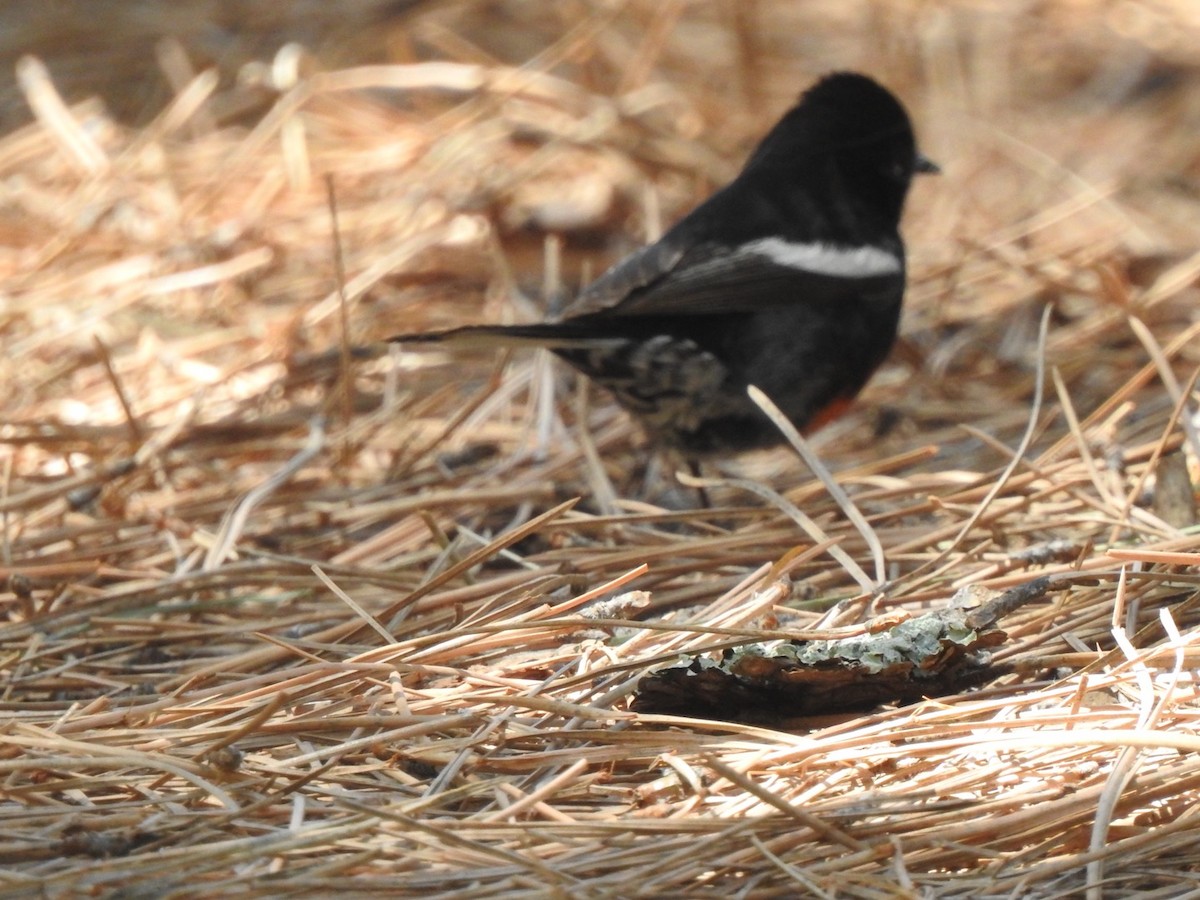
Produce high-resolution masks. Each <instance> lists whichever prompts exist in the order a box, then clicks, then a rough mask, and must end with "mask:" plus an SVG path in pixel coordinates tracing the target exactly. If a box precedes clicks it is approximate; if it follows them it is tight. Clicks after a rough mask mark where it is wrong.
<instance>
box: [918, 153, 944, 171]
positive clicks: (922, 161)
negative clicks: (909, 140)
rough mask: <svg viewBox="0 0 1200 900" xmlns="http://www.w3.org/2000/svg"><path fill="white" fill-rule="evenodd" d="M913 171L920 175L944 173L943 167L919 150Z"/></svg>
mask: <svg viewBox="0 0 1200 900" xmlns="http://www.w3.org/2000/svg"><path fill="white" fill-rule="evenodd" d="M913 171H914V172H916V173H917V174H918V175H940V174H942V167H941V166H939V165H938V164H937V163H935V162H934V161H933V160H932V159H930V158H929V157H928V156H926V155H925V154H924V153H921V152H919V151H918V153H917V160H916V163H915V164H914V165H913Z"/></svg>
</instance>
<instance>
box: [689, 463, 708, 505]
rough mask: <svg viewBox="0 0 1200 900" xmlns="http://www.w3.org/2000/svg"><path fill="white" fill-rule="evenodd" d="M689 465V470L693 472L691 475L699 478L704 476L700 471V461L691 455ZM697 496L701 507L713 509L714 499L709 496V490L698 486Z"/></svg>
mask: <svg viewBox="0 0 1200 900" xmlns="http://www.w3.org/2000/svg"><path fill="white" fill-rule="evenodd" d="M687 467H688V472H689V473H691V476H692V477H693V478H696V479H699V478H702V477H704V476H703V475H702V474H701V473H700V461H699V460H697V459H695V458H692V457H689V458H688V461H687ZM696 497H697V499H698V500H699V501H700V508H701V509H712V500H711V499H710V498H709V496H708V491H706V490H705V489H704V488H702V487H699V486H698V487H697V488H696Z"/></svg>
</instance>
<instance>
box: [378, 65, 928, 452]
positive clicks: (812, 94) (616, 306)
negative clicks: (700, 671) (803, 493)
mask: <svg viewBox="0 0 1200 900" xmlns="http://www.w3.org/2000/svg"><path fill="white" fill-rule="evenodd" d="M936 171H938V169H937V166H935V165H934V164H933V163H931V162H930V161H929V160H928V159H926V158H925V157H924V156H922V155H921V153H920V152H918V150H917V146H916V141H915V139H914V137H913V130H912V126H911V124H910V123H909V119H908V115H907V113H906V112H905V111H904V107H903V106H901V105H900V103H899V101H898V100H897V99H896V98H895V97H894V96H893V95H892V94H891V93H890V92H889V91H887V90H886V89H885V88H883V87H881V86H880V85H879V84H877V83H876V82H875V81H873V80H871V79H870V78H868V77H866V76H865V75H860V74H856V73H851V72H841V73H835V74H832V75H828V76H826V77H825V78H823V79H821V80H820V81H819V82H817V83H816V84H815V85H814V86H813V87H812V88H810V89H809V90H808V91H807V92H805V93H804V94H803V95H802V96H801V97H800V100H799V102H798V103H797V104H796V105H795V106H794V107H793V108H792V109H791V110H789V111H788V112H787V113H786V114H785V115H784V116H783V118H782V119H781V120H780V121H779V123H778V124H777V125H776V126H775V127H774V128H773V129H771V131H770V133H768V134H767V136H766V137H765V138H764V139H763V141H762V143H761V144H759V146H758V148H757V149H756V150H755V151H754V152H753V153H752V154H751V156H750V159H749V160H748V161H747V162H746V165H745V167H744V168H743V169H742V171H741V174H739V175H738V176H737V178H735V179H734V180H733V181H732V182H731V183H730V184H729V185H728V186H726V187H725V188H723V189H722V190H720V191H718V192H717V193H715V194H713V195H712V196H711V197H710V198H709V199H708V200H706V201H705V202H704V203H702V204H701V205H700V206H698V207H696V209H694V210H693V211H692V212H691V213H690V214H689V215H687V216H686V217H684V218H683V219H682V220H681V221H680V222H679V223H678V224H676V225H675V226H674V227H673V228H671V229H670V230H669V231H668V232H667V233H666V234H664V235H663V236H662V238H661V239H660V240H658V241H657V242H655V243H653V244H650V245H649V246H647V247H644V248H643V249H641V250H639V251H637V252H635V253H633V254H631V255H630V256H628V257H626V258H625V259H623V260H622V261H621V262H619V263H617V264H616V265H615V266H613V267H612V268H611V269H609V270H608V271H607V272H605V273H604V274H603V275H602V276H600V278H598V279H597V280H596V281H595V282H593V283H592V284H591V285H590V286H588V287H587V288H585V289H584V290H583V292H582V293H581V294H580V295H579V296H578V297H576V299H575V300H574V301H572V302H571V303H570V304H569V305H568V306H567V307H566V309H565V310H564V311H563V313H562V314H561V316H559V317H558V318H557V319H555V320H554V321H550V322H543V323H539V324H530V325H469V326H466V327H462V328H453V329H450V330H446V331H436V332H426V333H423V334H404V335H398V336H396V337H393V338H389V340H390V341H397V342H405V343H408V342H413V341H421V342H433V341H436V342H438V343H442V344H450V345H456V346H461V347H468V346H476V347H480V346H513V345H518V346H519V345H533V346H541V347H547V348H549V349H550V350H552V351H553V352H554V353H555V354H557V355H558V356H559V357H561V358H562V359H564V360H566V362H568V363H570V364H571V365H572V366H574V367H575V368H576V369H578V370H579V371H580V372H582V373H583V374H585V375H587V376H588V377H589V378H590V379H592V380H593V381H595V382H596V383H597V384H600V385H601V386H603V387H604V388H606V389H607V390H608V391H610V392H611V393H612V394H613V396H614V397H615V398H616V400H617V402H618V403H619V404H620V405H621V406H623V407H624V408H625V409H627V410H628V411H629V412H630V413H632V414H633V415H634V416H635V417H636V418H637V419H638V420H640V422H641V423H642V425H643V427H644V428H645V430H646V432H647V434H648V436H649V438H650V439H651V441H652V442H653V443H655V444H656V445H658V446H661V447H664V448H670V449H673V450H676V451H679V452H680V453H682V454H683V455H684V456H685V457H687V458H689V459H692V460H695V459H697V458H701V457H705V456H711V455H720V454H726V453H735V452H739V451H743V450H750V449H755V448H760V447H767V446H770V445H773V444H776V443H779V442H780V441H781V440H782V437H781V435H780V434H779V432H778V430H777V429H776V427H775V426H774V425H773V424H772V423H771V422H770V420H769V419H768V418H767V417H766V415H765V414H764V413H763V412H762V411H761V410H759V409H758V407H757V406H755V405H754V403H753V402H752V401H751V400H750V399H749V397H748V396H747V394H746V388H747V386H748V385H751V384H754V385H757V386H758V387H759V388H760V389H761V390H762V391H764V392H765V393H766V394H767V395H768V396H769V397H770V398H771V399H772V400H773V401H774V402H775V404H776V405H777V406H779V408H780V409H781V410H782V411H783V412H784V414H785V415H786V416H787V417H788V418H789V419H790V420H791V421H792V422H793V423H794V424H795V425H796V427H797V428H798V429H800V430H801V431H807V432H811V431H814V430H815V429H816V428H818V427H820V426H821V425H823V424H824V423H825V422H827V421H829V420H830V419H832V418H833V417H835V416H836V415H837V414H838V413H840V412H841V411H842V410H843V409H844V408H845V407H846V406H847V405H848V404H849V402H850V401H851V400H852V399H853V398H854V397H855V395H856V394H858V392H859V391H860V390H861V389H862V387H863V385H864V384H866V382H867V380H868V379H869V378H870V377H871V374H872V373H873V372H874V371H875V369H876V367H878V366H879V364H880V363H881V362H882V361H883V359H884V357H885V356H886V355H887V353H888V351H889V350H890V348H891V346H892V344H893V342H894V341H895V338H896V329H897V324H898V322H899V318H900V304H901V298H902V297H903V294H904V283H905V262H904V244H903V242H902V241H901V239H900V234H899V230H898V229H899V223H900V215H901V211H902V209H903V206H904V198H905V195H906V194H907V193H908V188H909V183H910V181H911V180H912V176H913V175H914V174H916V173H921V172H936Z"/></svg>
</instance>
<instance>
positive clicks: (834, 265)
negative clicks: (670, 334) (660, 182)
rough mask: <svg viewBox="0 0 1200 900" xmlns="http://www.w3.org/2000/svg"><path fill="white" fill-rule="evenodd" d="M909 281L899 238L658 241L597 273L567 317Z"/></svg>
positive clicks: (714, 310) (778, 299)
mask: <svg viewBox="0 0 1200 900" xmlns="http://www.w3.org/2000/svg"><path fill="white" fill-rule="evenodd" d="M903 281H904V258H903V255H902V251H901V250H900V244H899V241H898V240H897V241H896V242H895V243H894V244H892V243H891V242H888V243H887V244H885V245H880V246H863V247H838V246H834V245H826V244H819V243H802V242H788V241H786V240H784V239H782V238H762V239H759V240H756V241H751V242H749V243H746V244H742V245H740V246H739V247H737V248H729V247H722V246H719V245H713V244H705V245H698V246H694V247H692V248H689V249H686V250H680V249H672V248H670V247H669V246H668V245H664V244H652V245H650V246H649V247H646V248H645V249H644V250H642V251H641V252H639V253H636V254H634V255H633V256H630V257H628V258H626V259H625V260H624V261H623V262H621V263H619V264H618V265H616V266H615V267H613V268H612V269H610V270H609V271H608V272H606V273H605V274H604V275H602V276H601V277H600V278H599V279H597V280H596V281H595V282H594V283H593V284H592V285H590V286H589V287H588V288H587V289H586V290H585V291H584V292H583V293H582V294H581V295H580V296H579V298H578V299H577V300H576V301H575V302H574V303H572V304H571V306H570V307H568V308H567V310H566V311H565V313H564V316H563V319H565V320H570V319H574V318H577V317H580V316H593V315H598V316H604V317H608V316H621V317H624V316H703V315H720V314H725V313H739V312H753V311H755V310H761V309H763V308H765V307H769V306H774V305H785V304H790V303H795V302H796V301H797V300H798V299H801V298H802V299H803V301H804V302H805V303H816V304H820V303H822V302H825V301H833V300H836V299H838V298H840V297H844V296H846V295H849V294H860V293H864V292H873V291H875V290H881V289H887V288H891V287H894V286H895V285H902V284H903Z"/></svg>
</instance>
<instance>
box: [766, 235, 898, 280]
mask: <svg viewBox="0 0 1200 900" xmlns="http://www.w3.org/2000/svg"><path fill="white" fill-rule="evenodd" d="M745 250H746V251H748V252H750V253H756V254H758V255H760V256H765V257H766V258H767V259H769V260H771V261H772V262H775V263H778V264H779V265H781V266H787V267H788V268H789V269H800V270H802V271H805V272H813V273H815V274H817V275H832V276H835V277H838V276H840V277H845V278H872V277H876V276H879V275H899V274H900V273H901V272H902V271H903V270H904V265H903V263H902V262H901V261H900V257H899V256H897V255H896V254H895V253H893V252H891V251H890V250H885V249H883V248H882V247H839V246H837V245H836V244H793V243H791V242H789V241H785V240H784V239H783V238H777V237H767V238H759V239H758V240H757V241H751V242H750V243H748V244H746V245H745Z"/></svg>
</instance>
